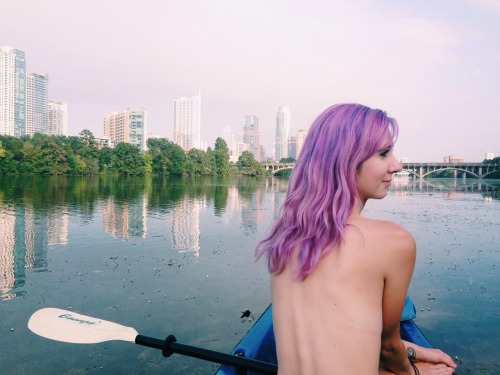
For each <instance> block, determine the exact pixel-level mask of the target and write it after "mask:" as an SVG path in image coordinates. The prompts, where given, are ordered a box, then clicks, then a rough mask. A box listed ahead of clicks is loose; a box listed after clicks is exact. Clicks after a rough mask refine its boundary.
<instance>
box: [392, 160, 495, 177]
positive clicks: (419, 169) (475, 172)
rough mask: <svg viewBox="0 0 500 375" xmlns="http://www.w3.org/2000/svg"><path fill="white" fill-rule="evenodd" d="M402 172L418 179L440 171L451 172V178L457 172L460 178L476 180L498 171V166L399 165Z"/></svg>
mask: <svg viewBox="0 0 500 375" xmlns="http://www.w3.org/2000/svg"><path fill="white" fill-rule="evenodd" d="M401 166H402V167H403V171H406V172H408V173H409V174H410V175H415V176H417V177H418V178H423V177H425V176H428V175H430V174H431V173H435V172H441V171H453V176H454V177H457V174H458V172H459V171H461V172H463V174H462V176H463V177H465V176H466V175H471V176H474V177H477V178H485V177H487V176H488V175H490V174H492V173H494V172H496V171H498V170H500V164H498V163H497V164H483V163H466V162H462V163H444V162H442V163H401Z"/></svg>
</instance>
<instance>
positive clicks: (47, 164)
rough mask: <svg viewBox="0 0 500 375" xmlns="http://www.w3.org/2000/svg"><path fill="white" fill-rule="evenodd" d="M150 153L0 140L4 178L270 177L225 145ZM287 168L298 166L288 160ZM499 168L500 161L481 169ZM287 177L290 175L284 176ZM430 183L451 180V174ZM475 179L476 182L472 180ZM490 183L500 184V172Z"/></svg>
mask: <svg viewBox="0 0 500 375" xmlns="http://www.w3.org/2000/svg"><path fill="white" fill-rule="evenodd" d="M147 148H148V151H146V152H141V151H140V150H139V148H137V147H136V146H133V145H131V144H129V143H124V142H123V143H118V144H117V145H116V146H115V148H109V147H103V148H98V147H97V142H96V140H95V137H94V135H93V134H92V132H91V131H89V130H83V131H82V132H80V134H79V135H78V136H53V135H51V136H49V135H45V134H38V133H37V134H34V135H33V136H32V137H30V136H23V137H19V138H17V137H12V136H0V175H67V176H89V175H119V176H144V175H149V174H151V175H157V176H229V175H246V176H266V175H270V174H271V172H270V171H266V169H265V167H264V166H263V165H262V164H261V163H260V162H258V161H256V160H255V158H254V156H253V154H252V153H251V152H249V151H244V152H243V153H242V154H241V156H240V157H239V158H238V161H237V162H236V163H232V162H230V161H229V148H228V146H227V144H226V141H224V139H222V138H217V139H216V141H215V145H214V148H213V149H212V148H210V147H209V148H208V149H207V151H203V150H198V149H191V150H189V151H188V152H184V150H183V149H182V148H181V147H180V146H178V145H177V144H175V143H173V142H172V141H170V140H168V139H166V138H149V139H148V141H147ZM284 161H286V162H293V161H295V160H293V159H290V158H288V159H287V160H284ZM490 162H491V163H495V162H497V163H499V162H500V157H497V158H495V159H493V160H485V161H483V163H485V164H487V163H490ZM281 173H282V174H284V175H287V174H289V173H290V170H285V171H283V172H281ZM429 177H431V178H434V177H435V178H442V177H453V173H452V172H451V171H441V172H437V173H435V174H433V175H431V176H429ZM471 178H473V177H472V176H471ZM489 178H494V179H497V178H500V171H498V172H497V173H495V174H493V175H492V176H490V177H489Z"/></svg>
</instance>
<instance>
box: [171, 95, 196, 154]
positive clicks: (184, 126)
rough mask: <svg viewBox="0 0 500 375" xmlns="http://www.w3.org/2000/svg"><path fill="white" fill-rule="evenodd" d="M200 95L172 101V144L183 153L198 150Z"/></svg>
mask: <svg viewBox="0 0 500 375" xmlns="http://www.w3.org/2000/svg"><path fill="white" fill-rule="evenodd" d="M200 124H201V95H200V94H199V93H198V95H196V96H193V97H192V98H185V97H182V98H178V99H174V143H176V144H178V145H179V146H181V147H182V149H183V150H184V151H189V150H191V149H192V148H200V146H201V144H200V143H201V142H200V126H201V125H200Z"/></svg>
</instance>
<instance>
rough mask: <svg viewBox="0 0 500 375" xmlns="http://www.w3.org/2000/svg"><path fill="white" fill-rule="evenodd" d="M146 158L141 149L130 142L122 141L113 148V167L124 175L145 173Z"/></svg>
mask: <svg viewBox="0 0 500 375" xmlns="http://www.w3.org/2000/svg"><path fill="white" fill-rule="evenodd" d="M144 167H145V160H144V158H143V157H142V155H141V152H140V150H139V149H138V148H137V147H136V146H134V145H131V144H130V143H125V142H121V143H118V144H117V145H116V147H115V148H114V150H113V169H114V170H115V171H116V172H118V173H119V174H121V175H123V176H133V175H139V176H140V175H144V173H145V168H144Z"/></svg>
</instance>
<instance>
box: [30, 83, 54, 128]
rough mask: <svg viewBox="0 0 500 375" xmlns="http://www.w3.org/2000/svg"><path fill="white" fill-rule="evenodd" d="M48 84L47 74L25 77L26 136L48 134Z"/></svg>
mask: <svg viewBox="0 0 500 375" xmlns="http://www.w3.org/2000/svg"><path fill="white" fill-rule="evenodd" d="M48 82H49V77H48V75H47V74H36V73H29V74H27V75H26V135H33V134H35V133H41V134H47V133H48V122H49V99H48V94H47V91H48V90H47V89H48Z"/></svg>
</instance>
